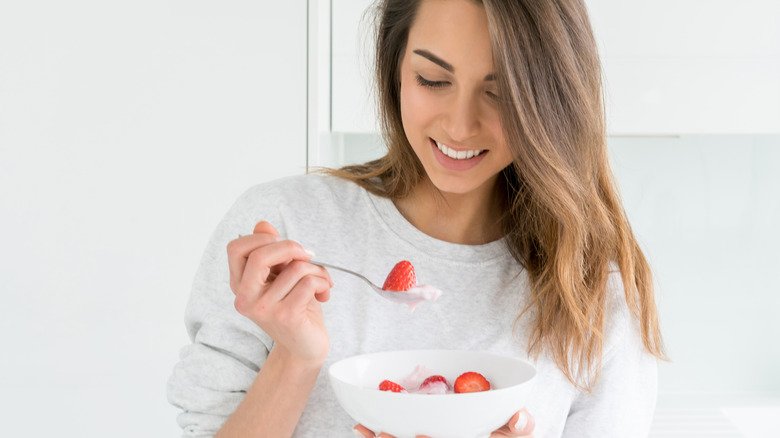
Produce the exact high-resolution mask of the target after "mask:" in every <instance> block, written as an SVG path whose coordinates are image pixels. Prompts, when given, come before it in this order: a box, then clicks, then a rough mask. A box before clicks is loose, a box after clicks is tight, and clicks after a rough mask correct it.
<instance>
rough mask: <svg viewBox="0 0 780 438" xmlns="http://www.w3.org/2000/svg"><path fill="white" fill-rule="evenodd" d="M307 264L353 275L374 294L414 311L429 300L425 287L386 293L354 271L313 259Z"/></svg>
mask: <svg viewBox="0 0 780 438" xmlns="http://www.w3.org/2000/svg"><path fill="white" fill-rule="evenodd" d="M309 263H311V264H314V265H320V266H323V267H326V268H331V269H336V270H338V271H341V272H346V273H347V274H351V275H354V276H355V277H357V278H359V279H361V280H363V281H365V282H366V283H368V285H369V286H371V289H373V290H374V292H376V293H377V294H379V296H381V297H382V298H384V299H386V300H388V301H392V302H394V303H397V304H406V305H407V306H409V308H410V309H412V310H414V308H415V307H417V305H418V304H420V303H421V302H423V301H426V300H427V299H428V298H430V297H429V296H428V295H429V294H430V292H428V291H427V288H429V287H427V286H421V287H415V288H412V289H410V290H408V291H404V292H393V291H386V290H384V289H382V288H381V287H379V286H377V285H376V284H374V282H372V281H371V280H369V279H368V278H366V277H364V276H363V275H361V274H358V273H357V272H355V271H350V270H349V269H346V268H342V267H341V266H336V265H331V264H330V263H325V262H320V261H318V260H313V259H312V260H309ZM439 293H441V292H439ZM436 298H438V295H437V296H436V297H435V298H431V299H434V300H435V299H436Z"/></svg>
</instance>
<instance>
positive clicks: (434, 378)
mask: <svg viewBox="0 0 780 438" xmlns="http://www.w3.org/2000/svg"><path fill="white" fill-rule="evenodd" d="M434 382H444V384H445V385H447V389H449V387H450V384H449V383H447V379H445V378H444V376H440V375H435V376H431V377H428V378H427V379H425V380H423V382H422V383H421V384H420V388H424V387H426V386H428V385H430V384H432V383H434Z"/></svg>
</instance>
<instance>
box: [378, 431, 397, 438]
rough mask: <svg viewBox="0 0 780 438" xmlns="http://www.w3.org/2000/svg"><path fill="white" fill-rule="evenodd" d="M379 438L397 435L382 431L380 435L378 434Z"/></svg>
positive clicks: (392, 437)
mask: <svg viewBox="0 0 780 438" xmlns="http://www.w3.org/2000/svg"><path fill="white" fill-rule="evenodd" d="M377 438H395V436H394V435H390V434H389V433H384V432H382V433H380V434H379V435H377Z"/></svg>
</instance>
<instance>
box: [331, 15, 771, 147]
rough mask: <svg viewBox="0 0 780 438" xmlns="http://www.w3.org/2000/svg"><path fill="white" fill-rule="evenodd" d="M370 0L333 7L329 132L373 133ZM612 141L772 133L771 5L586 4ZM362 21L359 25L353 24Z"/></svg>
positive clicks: (374, 122)
mask: <svg viewBox="0 0 780 438" xmlns="http://www.w3.org/2000/svg"><path fill="white" fill-rule="evenodd" d="M371 3H372V2H371V1H370V0H338V1H333V4H332V56H331V60H332V65H331V71H332V81H331V90H332V99H331V107H330V111H332V114H330V119H331V121H332V123H331V126H330V128H331V129H332V131H334V132H346V133H349V132H376V129H377V128H376V126H377V125H376V116H375V109H374V101H373V99H372V93H373V89H372V82H371V81H372V80H373V79H372V76H371V71H372V70H371V67H370V66H371V62H372V59H373V54H372V50H373V41H372V38H371V32H372V30H373V29H372V28H371V27H370V26H371V23H372V19H373V17H372V16H371V15H368V16H365V17H363V16H362V14H363V12H364V11H365V10H366V9H367V8H368V7H369V6H370V5H371ZM587 4H588V8H589V11H590V16H591V23H592V25H593V29H594V33H595V34H596V39H597V43H598V46H599V51H600V53H601V55H602V64H603V67H604V79H605V98H606V104H607V107H606V112H607V119H608V130H609V133H610V134H612V135H621V134H626V135H645V134H647V135H657V134H686V133H688V134H696V133H707V134H736V133H745V134H748V133H773V132H780V2H779V1H776V0H745V1H742V2H740V3H739V5H737V6H735V4H734V3H733V2H728V1H723V0H656V1H653V2H644V1H637V0H589V1H587ZM361 18H362V21H361Z"/></svg>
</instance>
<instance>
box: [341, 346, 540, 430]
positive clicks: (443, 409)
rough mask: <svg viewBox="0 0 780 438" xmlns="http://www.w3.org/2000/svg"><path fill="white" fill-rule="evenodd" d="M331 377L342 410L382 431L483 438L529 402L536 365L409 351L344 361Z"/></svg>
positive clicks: (475, 354) (481, 355)
mask: <svg viewBox="0 0 780 438" xmlns="http://www.w3.org/2000/svg"><path fill="white" fill-rule="evenodd" d="M328 374H329V378H330V383H331V387H332V388H333V391H334V393H335V395H336V399H337V400H338V402H339V404H340V405H341V407H342V408H343V409H344V410H345V411H346V412H347V414H349V415H350V417H352V419H353V420H355V422H356V423H360V424H362V425H364V426H366V427H367V428H369V429H371V430H373V431H375V432H377V433H379V432H380V431H381V432H386V433H389V434H391V435H394V436H396V437H398V438H403V437H414V436H416V435H428V436H432V437H448V438H476V437H488V436H489V435H490V432H492V431H493V430H496V429H498V428H500V427H501V426H503V425H504V424H506V422H507V421H508V420H509V419H510V418H511V417H512V416H513V415H514V413H515V412H517V411H518V410H519V409H520V408H521V407H522V406H524V405H526V404H527V400H525V395H526V394H527V393H528V389H527V388H528V383H529V382H530V381H531V380H532V379H533V377H534V376H535V374H536V370H535V368H534V366H533V365H532V364H530V363H529V362H527V361H525V360H522V359H519V358H514V357H509V356H503V355H499V354H495V353H491V352H487V351H467V350H405V351H384V352H378V353H369V354H362V355H358V356H353V357H349V358H346V359H342V360H340V361H337V362H335V363H334V364H332V365H331V366H330V367H329V369H328Z"/></svg>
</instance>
